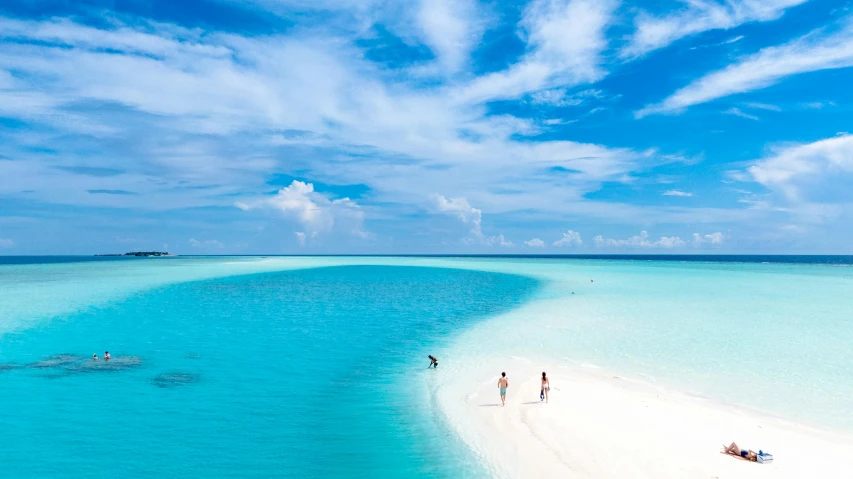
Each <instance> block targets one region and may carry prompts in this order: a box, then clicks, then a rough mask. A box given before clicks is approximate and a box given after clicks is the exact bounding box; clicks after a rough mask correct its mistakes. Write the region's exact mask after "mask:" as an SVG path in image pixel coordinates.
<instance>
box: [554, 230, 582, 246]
mask: <svg viewBox="0 0 853 479" xmlns="http://www.w3.org/2000/svg"><path fill="white" fill-rule="evenodd" d="M582 244H583V240H582V239H581V235H580V233H578V232H577V231H572V230H568V231H566V232H565V233H563V237H562V238H560V239H558V240H557V241H554V246H580V245H582Z"/></svg>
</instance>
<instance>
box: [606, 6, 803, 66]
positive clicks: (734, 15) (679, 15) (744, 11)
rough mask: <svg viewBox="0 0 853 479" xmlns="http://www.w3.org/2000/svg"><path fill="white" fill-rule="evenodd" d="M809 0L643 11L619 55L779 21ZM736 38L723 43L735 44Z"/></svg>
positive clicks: (643, 51) (627, 55) (640, 53)
mask: <svg viewBox="0 0 853 479" xmlns="http://www.w3.org/2000/svg"><path fill="white" fill-rule="evenodd" d="M805 2H806V0H726V1H717V0H691V1H689V2H685V3H686V7H685V8H683V9H681V10H680V11H677V12H673V13H668V14H666V15H664V16H655V15H651V14H649V13H646V12H641V13H640V14H639V15H637V17H636V19H635V20H634V24H635V28H636V31H635V33H634V35H633V37H632V38H631V42H630V43H629V44H628V45H627V46H626V47H625V48H623V49H622V51H621V52H620V54H621V56H622V57H623V58H634V57H638V56H641V55H644V54H646V53H649V52H651V51H654V50H657V49H659V48H663V47H665V46H667V45H669V44H671V43H673V42H675V41H677V40H680V39H682V38H684V37H688V36H691V35H695V34H698V33H701V32H705V31H708V30H720V29H722V30H728V29H730V28H734V27H737V26H739V25H742V24H744V23H749V22H756V21H762V22H763V21H770V20H776V19H777V18H779V17H780V16H782V14H783V13H784V12H785V10H786V9H788V8H790V7H793V6H796V5H799V4H801V3H805ZM741 38H743V37H742V36H738V37H735V38H733V39H730V40H729V41H727V42H724V43H734V42H736V41H738V40H740V39H741Z"/></svg>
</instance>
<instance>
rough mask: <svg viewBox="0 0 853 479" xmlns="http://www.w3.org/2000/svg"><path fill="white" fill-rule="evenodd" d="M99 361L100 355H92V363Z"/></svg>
mask: <svg viewBox="0 0 853 479" xmlns="http://www.w3.org/2000/svg"><path fill="white" fill-rule="evenodd" d="M97 360H98V353H95V354H93V355H92V361H97Z"/></svg>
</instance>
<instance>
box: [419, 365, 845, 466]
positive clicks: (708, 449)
mask: <svg viewBox="0 0 853 479" xmlns="http://www.w3.org/2000/svg"><path fill="white" fill-rule="evenodd" d="M543 370H545V371H547V372H548V374H549V377H550V379H551V387H552V389H551V394H550V400H549V402H548V403H547V404H546V403H543V402H540V400H539V376H540V375H541V372H542V371H543ZM501 371H506V372H507V377H508V378H509V380H510V387H509V390H508V393H507V404H506V406H505V407H501V406H500V397H499V393H498V388H497V380H498V377H499V375H500V372H501ZM436 379H438V378H436ZM438 384H440V386H439V387H437V389H436V391H435V393H436V399H437V402H438V405H439V407H440V408H441V410H442V412H443V413H444V415H445V416H446V417H447V419H448V421H449V423H450V424H451V426H452V427H454V428H455V429H456V430H457V432H458V434H459V435H460V436H461V437H462V439H463V440H464V441H465V442H466V443H467V444H468V445H469V446H470V447H471V448H472V449H473V450H474V452H475V453H476V454H477V455H478V456H480V457H481V459H482V460H483V461H484V463H485V464H486V465H487V467H488V468H489V470H490V472H491V473H492V475H493V476H494V477H506V478H534V477H535V478H548V477H559V478H596V479H600V478H655V479H660V478H679V479H683V478H720V479H722V478H726V479H728V478H779V479H786V478H792V479H793V478H796V479H804V478H853V437H851V436H846V435H842V434H840V433H831V432H826V431H819V430H817V429H813V428H810V427H807V426H804V425H798V424H794V423H791V422H787V421H784V420H782V419H778V418H773V417H769V416H764V415H761V414H759V413H754V412H751V411H745V410H741V409H738V408H734V407H730V406H727V405H723V404H719V403H716V402H713V401H710V400H706V399H702V398H697V397H693V396H688V395H684V394H679V393H677V392H673V391H666V390H663V389H660V388H658V387H655V386H653V385H650V384H644V383H639V382H635V381H630V380H627V379H623V378H616V377H613V376H608V375H604V374H601V373H600V372H597V371H586V370H583V369H570V368H568V367H565V366H559V365H554V364H542V363H541V362H535V363H534V361H531V360H528V359H524V358H512V357H498V358H492V359H489V358H478V360H477V361H476V363H475V364H468V365H466V368H465V369H464V370H462V371H459V370H457V371H449V370H445V371H444V372H443V376H442V377H441V378H440V380H439V382H438ZM732 441H736V442H737V444H738V445H739V446H741V447H743V448H746V449H753V450H756V451H758V450H759V449H763V450H765V451H767V452H770V453H772V454H773V455H774V458H775V460H774V462H773V463H772V464H758V463H753V462H748V461H745V460H741V459H739V458H736V457H732V456H728V455H725V454H722V453H721V451H722V449H723V445H724V444H726V445H727V444H729V443H731V442H732Z"/></svg>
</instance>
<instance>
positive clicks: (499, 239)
mask: <svg viewBox="0 0 853 479" xmlns="http://www.w3.org/2000/svg"><path fill="white" fill-rule="evenodd" d="M484 243H485V244H488V245H497V246H500V247H502V248H511V247H512V246H513V243H512V241H509V240H507V239H506V238H504V235H503V233H501V234H499V235H497V236H490V237H488V238H486V239H485V241H484Z"/></svg>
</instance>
